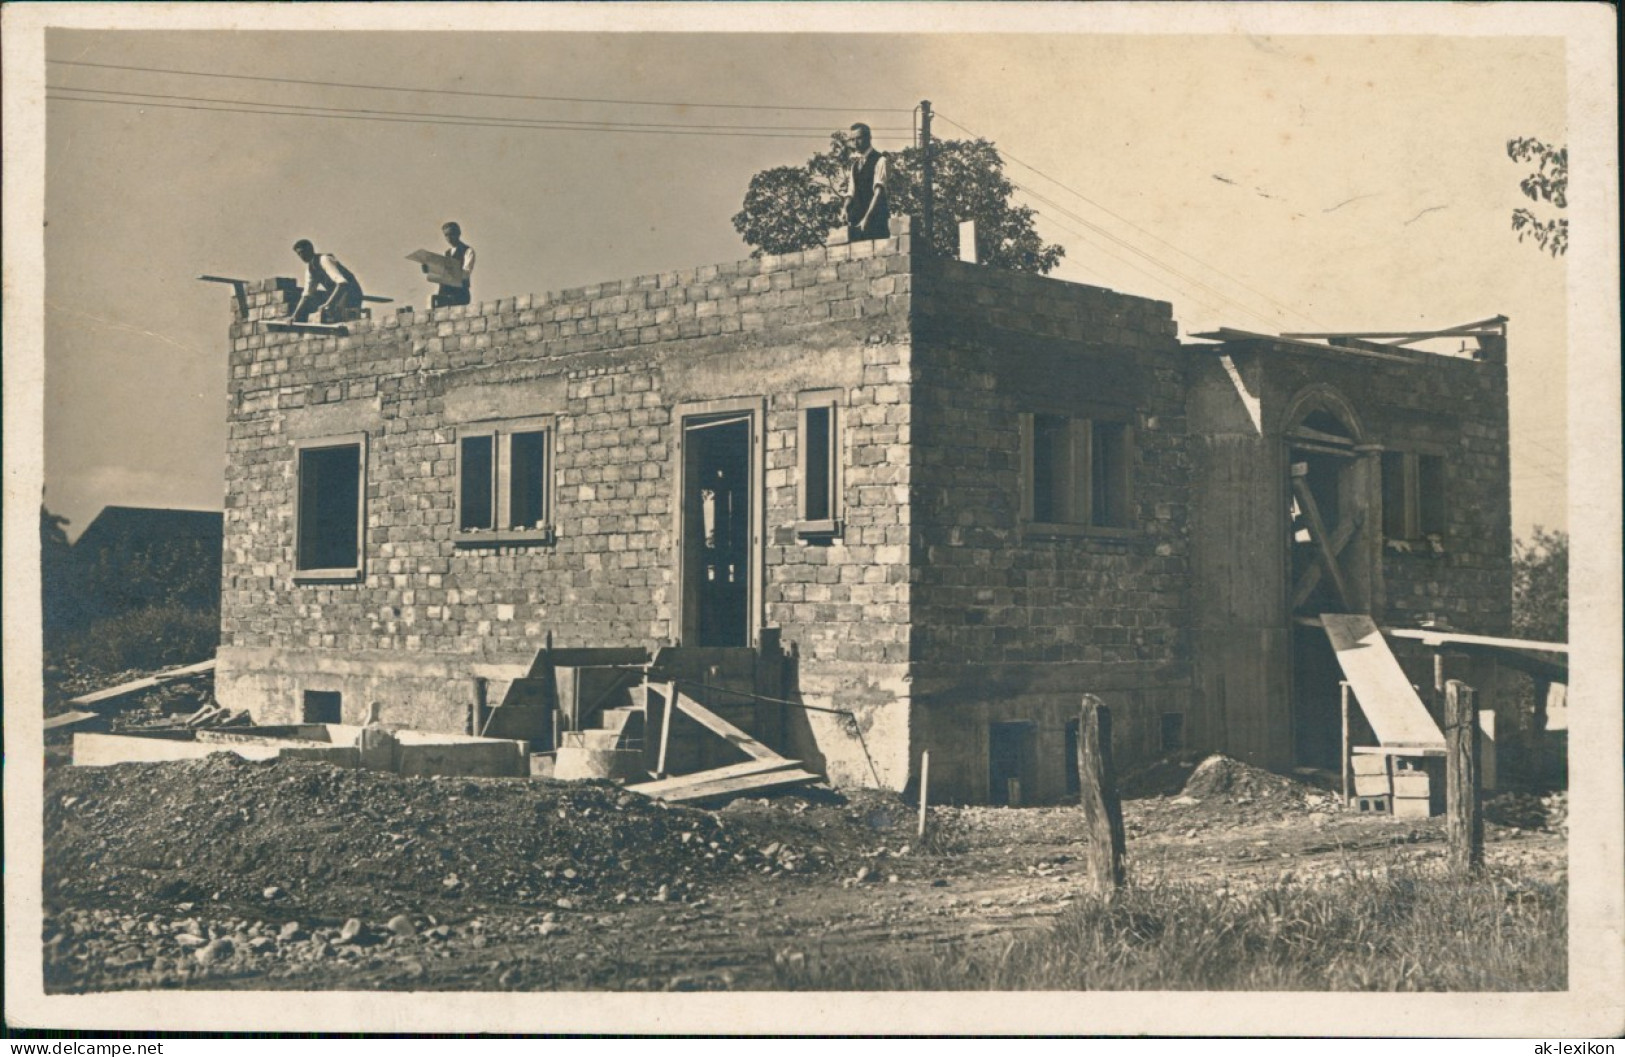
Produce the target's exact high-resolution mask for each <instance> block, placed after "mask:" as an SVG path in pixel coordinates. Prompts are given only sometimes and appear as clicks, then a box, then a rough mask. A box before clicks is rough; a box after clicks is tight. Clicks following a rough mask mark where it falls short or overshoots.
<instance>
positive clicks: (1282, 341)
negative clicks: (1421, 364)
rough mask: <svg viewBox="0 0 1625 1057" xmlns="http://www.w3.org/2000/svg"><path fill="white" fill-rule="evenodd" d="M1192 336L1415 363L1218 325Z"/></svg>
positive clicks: (1411, 358) (1389, 354)
mask: <svg viewBox="0 0 1625 1057" xmlns="http://www.w3.org/2000/svg"><path fill="white" fill-rule="evenodd" d="M1191 337H1193V338H1207V339H1208V340H1210V341H1223V342H1232V341H1267V342H1270V343H1272V344H1274V345H1275V346H1277V347H1278V348H1281V349H1284V350H1287V351H1297V352H1312V353H1318V354H1320V355H1322V356H1359V357H1363V358H1365V359H1368V360H1385V361H1387V362H1389V363H1415V362H1416V357H1415V356H1414V355H1412V356H1401V355H1398V354H1396V353H1392V352H1372V351H1370V350H1367V349H1351V348H1346V347H1345V348H1338V347H1336V346H1333V345H1321V344H1318V343H1314V342H1308V341H1299V340H1296V339H1294V338H1289V337H1286V336H1284V335H1276V334H1258V333H1255V332H1253V331H1250V330H1236V329H1235V328H1233V327H1220V328H1219V329H1218V330H1212V331H1208V332H1207V333H1205V334H1192V335H1191ZM1195 347H1196V348H1200V346H1195ZM1212 351H1214V352H1222V351H1224V346H1222V345H1215V346H1213V349H1212Z"/></svg>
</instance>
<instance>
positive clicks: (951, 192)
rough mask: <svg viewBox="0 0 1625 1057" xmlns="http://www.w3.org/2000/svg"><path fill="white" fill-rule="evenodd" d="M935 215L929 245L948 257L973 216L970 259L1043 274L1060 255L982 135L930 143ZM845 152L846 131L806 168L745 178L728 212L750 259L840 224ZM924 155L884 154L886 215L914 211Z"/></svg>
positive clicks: (805, 244) (908, 151)
mask: <svg viewBox="0 0 1625 1057" xmlns="http://www.w3.org/2000/svg"><path fill="white" fill-rule="evenodd" d="M931 156H932V161H933V163H934V170H935V173H934V177H935V178H934V181H933V182H934V184H935V189H936V208H935V220H936V230H935V232H933V235H932V240H931V244H932V245H931V248H932V250H933V251H934V252H936V253H937V254H939V255H942V256H946V257H953V256H957V255H958V251H959V221H962V220H974V221H976V258H977V260H978V261H980V262H982V263H983V264H986V265H988V266H989V267H993V268H1006V269H1009V270H1011V271H1018V272H1036V273H1037V274H1039V275H1045V274H1048V273H1049V272H1050V271H1051V270H1052V269H1053V268H1054V267H1055V266H1056V265H1057V264H1059V263H1060V261H1061V257H1062V256H1063V255H1064V254H1065V253H1066V250H1065V248H1064V247H1062V246H1060V245H1057V244H1053V243H1052V244H1047V245H1046V244H1045V243H1044V241H1043V240H1042V239H1040V238H1039V237H1038V232H1037V231H1036V230H1035V229H1034V227H1033V217H1035V216H1036V215H1037V214H1036V213H1035V212H1034V210H1032V209H1031V208H1029V207H1027V206H1019V205H1013V204H1012V203H1011V201H1010V195H1011V194H1012V192H1014V190H1015V187H1014V185H1013V184H1011V183H1010V181H1009V179H1008V178H1006V177H1005V175H1004V160H1003V159H1002V158H1001V157H1000V156H999V151H998V148H997V147H995V146H994V145H993V144H992V143H990V142H988V141H987V140H985V139H976V140H938V141H936V142H935V143H934V144H933V149H932V153H931ZM849 157H850V153H849V147H848V136H847V134H846V133H844V132H837V133H835V134H834V135H832V136H830V147H829V149H828V150H826V151H823V152H822V153H819V154H815V155H813V156H812V157H811V158H809V159H807V163H806V164H805V165H800V166H796V165H782V166H778V167H777V168H773V169H764V170H763V171H762V172H759V173H757V174H756V175H755V176H753V177H751V180H750V186H749V187H748V188H747V189H746V191H745V202H744V208H743V209H742V210H741V211H740V212H738V213H737V214H735V215H734V217H733V225H734V229H735V230H736V231H738V232H739V234H740V235H741V236H743V238H744V240H745V242H746V243H748V244H749V245H750V246H751V247H752V249H751V256H753V257H760V256H761V255H762V254H764V253H794V252H796V251H797V250H804V249H810V248H812V247H814V246H821V245H823V243H824V239H825V237H826V236H827V235H828V234H829V231H830V229H831V228H834V227H838V226H839V225H841V224H842V223H843V222H844V218H843V217H842V215H841V188H842V185H843V183H844V182H845V178H846V168H847V159H848V158H849ZM922 161H923V152H922V151H921V149H920V148H919V147H906V148H904V149H903V150H902V151H899V152H897V153H895V154H893V155H891V160H890V169H891V178H890V180H889V181H888V183H887V186H886V193H887V194H888V195H890V196H891V212H892V215H893V216H907V215H910V214H918V213H919V212H920V200H919V186H918V183H919V179H918V174H919V172H920V167H921V163H922Z"/></svg>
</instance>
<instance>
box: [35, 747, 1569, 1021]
mask: <svg viewBox="0 0 1625 1057" xmlns="http://www.w3.org/2000/svg"><path fill="white" fill-rule="evenodd" d="M1159 766H1160V768H1161V770H1160V772H1159V776H1158V777H1156V780H1155V781H1154V782H1153V781H1150V780H1147V783H1146V784H1147V785H1150V786H1155V787H1156V788H1159V789H1160V790H1161V793H1160V795H1159V794H1155V793H1152V792H1149V791H1148V789H1147V788H1146V787H1145V786H1142V787H1140V790H1139V791H1140V795H1138V796H1136V797H1134V798H1131V799H1127V800H1126V801H1125V805H1124V813H1125V821H1126V829H1127V832H1128V840H1129V845H1128V846H1129V866H1130V876H1131V880H1135V881H1145V882H1156V881H1163V880H1195V881H1198V882H1202V883H1207V882H1209V881H1211V882H1212V883H1215V884H1223V885H1229V886H1232V887H1235V886H1248V885H1261V884H1281V883H1304V884H1313V883H1316V882H1317V880H1319V879H1321V878H1325V877H1335V876H1340V875H1341V874H1342V873H1345V872H1347V871H1349V870H1353V869H1359V868H1371V867H1373V866H1376V865H1379V864H1382V863H1393V864H1395V865H1399V864H1401V863H1412V862H1417V863H1422V864H1427V863H1429V862H1432V861H1436V860H1438V859H1440V858H1441V857H1442V855H1443V839H1442V834H1443V827H1442V820H1439V819H1433V820H1426V821H1421V822H1399V821H1395V820H1392V819H1388V818H1384V817H1380V816H1379V817H1373V816H1369V815H1356V814H1352V813H1350V812H1346V811H1344V810H1342V809H1341V807H1340V806H1338V805H1337V803H1336V798H1335V796H1334V795H1333V794H1331V793H1330V792H1328V791H1326V790H1325V789H1323V788H1320V787H1319V786H1317V785H1316V784H1314V783H1313V782H1311V781H1300V780H1297V779H1296V778H1293V777H1284V776H1280V775H1273V774H1269V773H1267V772H1262V771H1258V770H1257V769H1254V768H1250V767H1247V766H1246V765H1243V764H1240V763H1237V762H1236V761H1233V760H1228V759H1225V758H1223V757H1216V758H1211V759H1209V760H1206V761H1201V760H1196V759H1186V760H1181V761H1172V762H1165V763H1164V764H1162V765H1159ZM1133 780H1134V778H1133V776H1130V780H1128V781H1126V782H1125V787H1126V788H1127V787H1129V786H1130V785H1131V783H1132V781H1133ZM1565 802H1566V801H1565V798H1564V797H1562V795H1561V794H1559V795H1557V796H1548V797H1533V796H1504V797H1499V798H1494V799H1492V800H1491V801H1490V802H1489V804H1488V805H1487V808H1486V814H1487V816H1489V818H1490V822H1491V824H1490V826H1489V827H1488V828H1489V841H1490V851H1489V855H1490V860H1491V862H1492V863H1494V864H1500V865H1505V866H1510V867H1513V868H1515V869H1517V870H1518V871H1519V872H1520V873H1521V874H1523V875H1526V876H1527V877H1529V878H1530V883H1532V884H1533V883H1541V884H1544V883H1561V881H1562V880H1563V877H1564V867H1563V863H1564V858H1565V855H1566V841H1565V839H1564V836H1563V812H1564V804H1565ZM45 811H46V819H45V828H46V849H47V854H46V872H45V877H44V882H45V888H44V892H45V901H46V920H45V929H44V935H43V937H42V939H43V941H44V958H45V970H46V981H47V986H48V987H49V988H50V989H52V990H56V991H94V990H106V989H132V988H134V989H144V988H173V987H186V988H204V989H215V988H294V989H344V990H352V989H377V988H388V989H406V990H413V989H422V990H429V989H476V990H503V989H513V990H528V989H538V990H539V989H566V990H574V989H619V990H651V989H652V990H659V989H676V990H687V989H724V988H764V987H774V986H781V985H782V983H783V981H784V980H785V979H786V974H790V975H792V976H793V974H795V973H796V972H798V971H801V970H803V969H805V967H806V966H808V965H809V964H813V963H815V962H816V960H817V959H819V958H821V957H824V956H826V955H827V954H830V953H835V952H839V951H841V950H851V949H854V948H862V947H864V946H865V945H872V944H877V943H885V944H892V945H901V946H905V947H909V946H912V947H918V948H922V949H928V948H931V947H933V946H934V945H937V944H941V943H945V942H967V941H968V942H989V943H998V942H1004V941H1007V940H1008V938H1009V937H1010V936H1011V935H1013V934H1014V933H1016V932H1018V931H1020V930H1022V929H1027V928H1034V927H1042V926H1044V925H1045V924H1046V923H1048V922H1049V921H1050V920H1052V919H1053V917H1054V916H1055V915H1056V914H1058V913H1060V912H1062V910H1063V909H1064V908H1065V907H1066V906H1068V905H1071V904H1072V903H1073V902H1074V901H1075V900H1077V899H1079V898H1086V897H1087V896H1088V893H1089V887H1088V880H1087V876H1086V872H1085V870H1084V862H1083V856H1084V854H1085V852H1086V848H1085V844H1084V835H1083V830H1082V822H1081V817H1080V813H1079V812H1078V810H1077V809H1076V808H1075V807H1065V806H1061V807H1047V808H1024V809H1009V808H991V807H940V808H934V809H933V810H932V815H931V832H930V835H929V837H928V839H927V840H926V841H925V842H924V843H923V844H922V843H921V842H919V841H917V840H916V836H915V814H914V811H913V809H912V806H911V805H909V804H907V803H905V802H903V801H902V800H901V799H900V798H898V797H896V796H895V795H891V794H884V793H856V794H852V795H851V796H850V797H845V796H840V795H838V794H835V793H833V792H830V791H828V790H818V789H811V790H807V791H804V792H802V793H799V794H794V795H785V796H780V797H775V798H772V799H754V800H739V801H735V802H734V803H732V804H730V805H728V806H727V807H725V808H723V809H721V810H719V811H706V810H700V809H695V808H685V807H679V806H669V805H665V804H663V803H660V802H658V801H651V800H648V799H646V798H644V797H641V796H638V795H636V794H630V793H626V792H624V791H622V790H620V789H619V788H617V787H615V786H613V785H610V784H608V783H558V782H551V781H544V780H533V781H515V780H511V779H427V778H406V777H401V776H397V775H390V774H383V773H377V772H368V771H351V770H342V769H338V768H333V767H330V766H328V765H325V764H315V763H305V762H297V761H268V762H264V763H252V762H248V761H244V760H241V759H239V758H237V757H234V756H230V755H218V756H213V757H210V758H207V759H204V760H195V761H186V762H179V763H163V764H122V765H118V766H115V767H108V768H72V767H67V768H59V769H56V770H53V771H51V772H48V775H47V782H46V796H45Z"/></svg>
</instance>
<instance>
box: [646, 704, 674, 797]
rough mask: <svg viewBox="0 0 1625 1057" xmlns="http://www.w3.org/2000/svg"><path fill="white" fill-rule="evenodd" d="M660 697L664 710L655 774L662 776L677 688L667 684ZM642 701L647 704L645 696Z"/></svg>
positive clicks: (669, 746)
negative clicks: (664, 703) (663, 700)
mask: <svg viewBox="0 0 1625 1057" xmlns="http://www.w3.org/2000/svg"><path fill="white" fill-rule="evenodd" d="M648 685H649V684H647V683H645V684H644V686H646V687H647V686H648ZM662 696H663V697H664V698H665V699H666V710H665V713H664V714H663V716H662V718H661V720H660V755H659V757H657V758H656V760H655V772H656V773H657V774H661V775H664V774H665V773H666V756H667V750H669V749H670V748H671V721H672V719H673V718H675V715H676V713H675V712H674V711H673V709H675V708H676V705H677V688H676V687H675V686H673V685H672V684H670V683H667V684H666V686H665V691H664V693H663V694H662ZM644 700H645V702H647V700H648V697H647V694H646V695H645V698H644ZM645 707H647V706H645Z"/></svg>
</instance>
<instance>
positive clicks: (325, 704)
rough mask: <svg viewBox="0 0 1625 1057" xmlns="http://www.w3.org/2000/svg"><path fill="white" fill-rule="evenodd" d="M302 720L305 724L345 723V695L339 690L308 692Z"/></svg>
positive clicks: (302, 709)
mask: <svg viewBox="0 0 1625 1057" xmlns="http://www.w3.org/2000/svg"><path fill="white" fill-rule="evenodd" d="M300 720H301V721H302V722H305V723H342V722H344V695H343V694H341V693H339V692H338V691H337V690H306V691H305V699H304V702H303V707H302V708H301V710H300Z"/></svg>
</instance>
